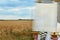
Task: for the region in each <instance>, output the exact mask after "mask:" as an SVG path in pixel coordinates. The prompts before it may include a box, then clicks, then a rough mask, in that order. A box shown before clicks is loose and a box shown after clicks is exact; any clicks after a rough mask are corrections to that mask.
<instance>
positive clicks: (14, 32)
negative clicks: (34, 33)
mask: <svg viewBox="0 0 60 40" xmlns="http://www.w3.org/2000/svg"><path fill="white" fill-rule="evenodd" d="M31 29H32V20H14V21H13V20H6V21H0V40H31Z"/></svg>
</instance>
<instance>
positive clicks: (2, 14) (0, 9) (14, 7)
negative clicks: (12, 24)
mask: <svg viewBox="0 0 60 40" xmlns="http://www.w3.org/2000/svg"><path fill="white" fill-rule="evenodd" d="M34 5H35V2H34V0H0V19H32V9H34Z"/></svg>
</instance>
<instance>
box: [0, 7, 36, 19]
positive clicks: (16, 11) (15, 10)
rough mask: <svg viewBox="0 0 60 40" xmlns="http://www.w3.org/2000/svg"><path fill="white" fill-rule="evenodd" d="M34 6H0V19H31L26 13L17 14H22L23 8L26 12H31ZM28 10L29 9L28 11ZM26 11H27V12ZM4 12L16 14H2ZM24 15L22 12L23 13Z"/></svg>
mask: <svg viewBox="0 0 60 40" xmlns="http://www.w3.org/2000/svg"><path fill="white" fill-rule="evenodd" d="M34 8H35V7H24V8H23V7H14V8H7V9H6V8H0V12H2V13H3V15H1V14H2V13H1V14H0V19H32V17H31V15H29V16H28V15H26V16H23V17H22V16H18V15H17V14H20V15H21V14H23V13H24V12H23V10H24V11H25V10H26V14H32V9H34ZM28 10H29V11H28ZM27 11H28V12H27ZM6 13H12V14H16V15H12V14H11V15H4V14H6ZM23 15H24V14H23Z"/></svg>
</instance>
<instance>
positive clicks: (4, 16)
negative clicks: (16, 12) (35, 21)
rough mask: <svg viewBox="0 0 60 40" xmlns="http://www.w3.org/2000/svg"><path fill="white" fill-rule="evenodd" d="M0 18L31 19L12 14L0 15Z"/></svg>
mask: <svg viewBox="0 0 60 40" xmlns="http://www.w3.org/2000/svg"><path fill="white" fill-rule="evenodd" d="M0 19H4V20H10V19H11V20H15V19H31V18H30V17H18V16H13V15H0Z"/></svg>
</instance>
